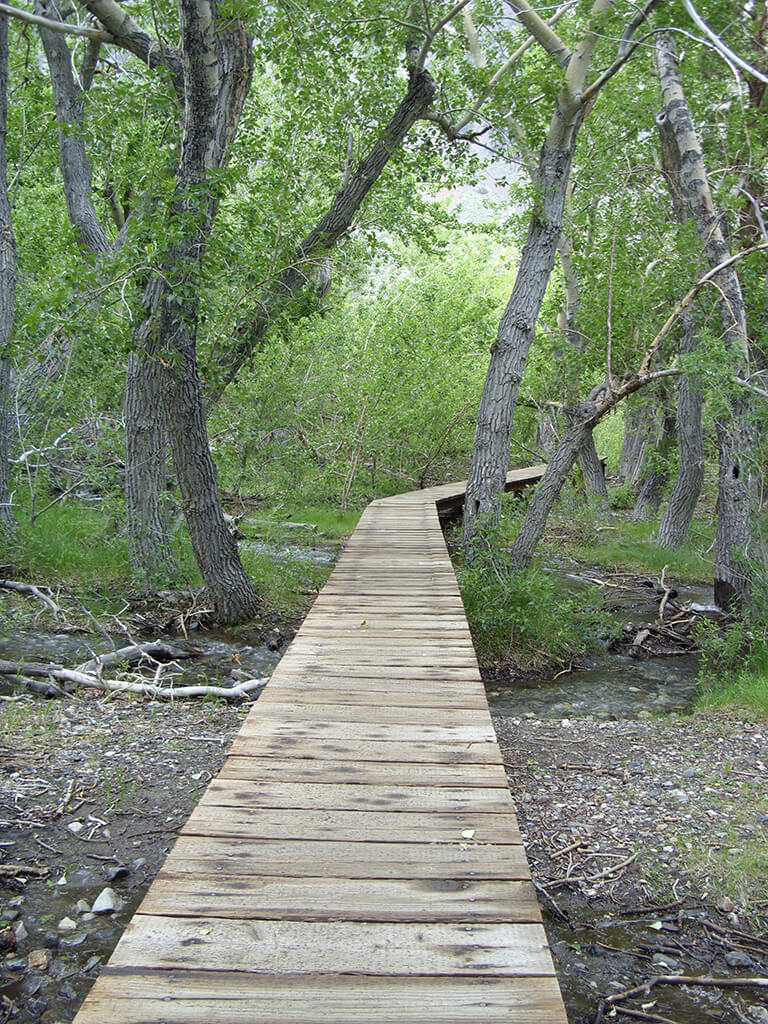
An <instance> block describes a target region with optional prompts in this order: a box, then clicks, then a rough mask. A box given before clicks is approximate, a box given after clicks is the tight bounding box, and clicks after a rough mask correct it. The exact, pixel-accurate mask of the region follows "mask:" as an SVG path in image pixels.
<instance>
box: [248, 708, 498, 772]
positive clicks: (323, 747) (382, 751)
mask: <svg viewBox="0 0 768 1024" xmlns="http://www.w3.org/2000/svg"><path fill="white" fill-rule="evenodd" d="M247 721H248V719H246V722H247ZM230 751H231V753H233V754H237V755H240V756H243V755H245V754H248V753H256V754H258V755H259V756H261V757H270V756H276V757H280V758H285V757H288V756H289V755H291V756H295V757H298V758H320V759H321V760H328V759H331V760H334V761H391V762H394V763H400V764H409V763H410V764H501V753H500V751H499V748H498V747H497V746H496V744H495V743H486V742H485V741H483V742H481V743H462V744H460V745H459V746H456V744H455V743H454V742H453V741H451V740H447V741H444V742H437V741H436V740H431V741H429V742H422V741H415V742H414V741H411V742H408V743H402V742H398V741H388V740H365V739H360V738H352V739H346V740H341V739H334V738H332V737H326V738H323V737H320V738H319V739H314V738H312V739H311V738H309V737H302V739H301V740H299V739H298V738H297V737H295V736H292V735H291V734H290V733H286V734H284V735H277V736H274V735H272V736H258V735H256V734H253V733H252V734H250V735H248V736H246V735H244V734H243V733H242V731H241V732H240V733H238V735H237V736H236V737H235V739H234V741H233V743H232V746H231V748H230Z"/></svg>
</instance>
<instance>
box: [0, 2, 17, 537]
mask: <svg viewBox="0 0 768 1024" xmlns="http://www.w3.org/2000/svg"><path fill="white" fill-rule="evenodd" d="M7 134H8V15H7V14H0V536H5V537H7V536H9V535H10V534H11V533H13V531H14V530H15V528H16V517H15V516H14V514H13V507H12V505H11V474H10V471H11V464H10V448H11V430H12V420H11V360H10V345H11V337H12V333H13V318H14V312H15V297H16V240H15V238H14V235H13V225H12V223H11V204H10V202H9V199H8V174H7V168H6V160H7V149H6V137H7Z"/></svg>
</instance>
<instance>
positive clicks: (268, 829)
mask: <svg viewBox="0 0 768 1024" xmlns="http://www.w3.org/2000/svg"><path fill="white" fill-rule="evenodd" d="M470 832H471V833H472V836H471V838H468V839H466V841H467V842H473V843H502V844H504V843H519V842H520V841H521V840H520V832H519V830H518V828H517V824H516V822H515V820H514V818H512V817H511V816H510V815H509V814H493V813H483V812H482V811H477V810H474V809H473V810H471V811H466V812H464V813H462V812H456V813H449V812H439V811H433V812H418V813H417V812H413V811H402V812H397V813H394V812H391V811H390V812H386V811H380V812H376V811H347V810H340V811H339V810H305V809H300V810H297V809H293V808H288V809H284V808H279V807H278V808H273V807H270V808H264V809H261V808H260V809H258V811H254V810H251V811H250V813H249V810H248V808H237V807H212V806H210V805H207V804H206V805H198V806H197V807H196V808H195V809H194V811H193V812H192V814H191V815H190V817H189V820H188V821H187V823H186V825H184V827H183V828H182V830H181V834H182V835H186V836H189V835H199V836H222V837H225V836H231V837H232V838H239V839H251V838H253V839H328V840H337V841H344V842H357V843H365V842H381V843H386V842H388V841H391V842H395V843H408V842H412V843H418V842H428V843H455V842H459V841H461V840H462V838H463V837H464V835H465V834H468V833H470ZM361 852H362V851H361Z"/></svg>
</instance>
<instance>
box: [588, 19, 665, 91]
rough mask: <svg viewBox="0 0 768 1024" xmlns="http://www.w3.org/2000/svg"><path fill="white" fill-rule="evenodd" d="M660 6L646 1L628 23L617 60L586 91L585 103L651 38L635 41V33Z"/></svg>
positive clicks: (646, 36)
mask: <svg viewBox="0 0 768 1024" xmlns="http://www.w3.org/2000/svg"><path fill="white" fill-rule="evenodd" d="M658 4H659V0H646V3H645V5H644V6H643V7H641V9H640V10H639V11H638V12H637V14H636V15H635V16H634V18H632V20H631V21H630V22H629V23H628V25H627V27H626V28H625V29H624V31H623V33H622V36H621V42H620V43H619V50H618V55H617V57H616V60H615V61H614V62H613V64H611V66H610V67H609V68H606V70H605V71H604V72H603V73H602V74H601V75H599V76H598V77H597V78H596V79H595V81H594V82H592V83H591V84H590V85H589V86H588V87H587V88H586V89H585V90H584V94H583V96H582V99H583V101H584V102H587V101H588V100H589V99H591V97H592V96H594V95H595V94H596V93H597V92H599V91H600V89H602V87H603V86H604V85H605V83H606V82H607V81H608V80H609V79H611V78H613V76H614V75H615V74H616V72H617V71H620V70H621V68H623V67H624V65H625V64H626V63H627V61H628V60H629V59H630V57H631V56H632V54H633V53H634V52H635V50H636V49H637V48H638V46H640V44H641V43H643V42H644V41H645V40H646V39H648V38H649V35H650V34H651V33H649V34H646V35H644V36H642V37H641V38H640V39H636V40H635V39H633V37H634V34H635V32H636V31H637V30H638V28H639V27H640V26H641V25H642V24H643V22H644V21H646V20H647V19H648V15H649V14H650V13H651V11H652V10H653V9H654V7H657V6H658Z"/></svg>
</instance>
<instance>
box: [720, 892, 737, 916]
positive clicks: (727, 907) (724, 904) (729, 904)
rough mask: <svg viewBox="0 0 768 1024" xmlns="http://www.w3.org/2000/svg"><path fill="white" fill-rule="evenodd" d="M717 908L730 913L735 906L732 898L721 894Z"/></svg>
mask: <svg viewBox="0 0 768 1024" xmlns="http://www.w3.org/2000/svg"><path fill="white" fill-rule="evenodd" d="M717 909H718V910H722V912H723V913H724V914H730V913H731V911H733V910H735V909H736V907H735V906H734V903H733V900H731V899H729V898H728V897H727V896H723V898H722V899H721V900H720V902H719V903H718V904H717Z"/></svg>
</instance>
